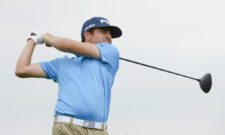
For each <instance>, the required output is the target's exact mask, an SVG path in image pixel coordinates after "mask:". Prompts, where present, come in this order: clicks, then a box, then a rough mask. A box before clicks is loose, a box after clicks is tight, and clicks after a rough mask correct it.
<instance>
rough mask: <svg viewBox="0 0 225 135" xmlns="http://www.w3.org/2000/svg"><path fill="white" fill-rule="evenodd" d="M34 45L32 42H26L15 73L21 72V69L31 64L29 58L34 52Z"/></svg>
mask: <svg viewBox="0 0 225 135" xmlns="http://www.w3.org/2000/svg"><path fill="white" fill-rule="evenodd" d="M34 47H35V43H34V41H33V40H28V41H27V44H26V46H25V48H24V49H23V51H22V53H21V55H20V57H19V59H18V61H17V64H16V73H18V74H19V73H21V72H23V69H24V68H25V67H26V66H28V65H30V64H31V58H32V54H33V51H34Z"/></svg>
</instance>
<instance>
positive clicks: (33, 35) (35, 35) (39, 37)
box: [27, 32, 44, 45]
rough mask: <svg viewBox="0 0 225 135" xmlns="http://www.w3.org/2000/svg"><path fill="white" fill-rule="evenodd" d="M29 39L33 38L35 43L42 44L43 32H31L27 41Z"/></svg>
mask: <svg viewBox="0 0 225 135" xmlns="http://www.w3.org/2000/svg"><path fill="white" fill-rule="evenodd" d="M29 39H32V40H34V42H35V44H37V45H38V44H44V37H43V34H40V33H38V32H31V34H30V36H29V37H28V39H27V41H28V40H29Z"/></svg>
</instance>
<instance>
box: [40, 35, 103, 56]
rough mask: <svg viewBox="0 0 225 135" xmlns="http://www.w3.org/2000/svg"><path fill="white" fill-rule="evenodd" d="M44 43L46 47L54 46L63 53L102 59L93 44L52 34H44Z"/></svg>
mask: <svg viewBox="0 0 225 135" xmlns="http://www.w3.org/2000/svg"><path fill="white" fill-rule="evenodd" d="M44 42H45V44H46V46H49V47H50V46H52V47H54V48H56V49H58V50H60V51H62V52H67V53H72V54H77V55H80V56H87V57H92V58H96V59H99V58H100V53H99V50H98V48H97V47H96V45H95V44H93V43H87V42H78V41H74V40H72V39H69V38H62V37H55V36H53V35H51V34H44Z"/></svg>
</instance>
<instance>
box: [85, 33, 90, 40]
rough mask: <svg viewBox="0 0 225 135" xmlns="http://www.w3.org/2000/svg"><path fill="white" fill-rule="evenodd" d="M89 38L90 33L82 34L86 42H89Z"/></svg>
mask: <svg viewBox="0 0 225 135" xmlns="http://www.w3.org/2000/svg"><path fill="white" fill-rule="evenodd" d="M90 37H91V33H90V32H88V31H86V32H84V38H85V40H86V41H89V40H90Z"/></svg>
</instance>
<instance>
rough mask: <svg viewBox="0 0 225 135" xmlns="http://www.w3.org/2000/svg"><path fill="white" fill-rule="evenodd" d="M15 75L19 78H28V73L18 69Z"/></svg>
mask: <svg viewBox="0 0 225 135" xmlns="http://www.w3.org/2000/svg"><path fill="white" fill-rule="evenodd" d="M15 75H16V76H17V77H19V78H26V77H27V76H26V72H25V71H24V70H22V69H16V71H15Z"/></svg>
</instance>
